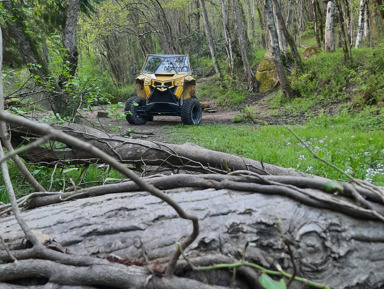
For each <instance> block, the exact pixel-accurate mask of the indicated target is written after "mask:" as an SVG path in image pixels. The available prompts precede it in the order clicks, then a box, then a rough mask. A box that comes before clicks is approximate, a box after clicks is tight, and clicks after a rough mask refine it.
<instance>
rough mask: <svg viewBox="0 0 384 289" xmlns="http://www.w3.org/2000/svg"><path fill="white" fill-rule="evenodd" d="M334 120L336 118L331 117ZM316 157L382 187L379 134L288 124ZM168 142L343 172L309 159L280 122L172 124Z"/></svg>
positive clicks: (382, 139) (383, 157) (328, 173)
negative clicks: (240, 124) (190, 143)
mask: <svg viewBox="0 0 384 289" xmlns="http://www.w3.org/2000/svg"><path fill="white" fill-rule="evenodd" d="M336 123H337V121H336ZM291 128H292V129H293V130H294V131H295V133H297V134H298V135H299V136H300V137H301V138H302V140H303V141H305V143H306V144H307V145H308V146H309V147H311V149H312V150H313V151H315V152H316V153H317V154H318V155H319V156H320V157H322V158H324V159H326V160H327V161H329V162H331V163H333V164H334V165H336V166H338V167H339V168H341V169H342V170H343V171H345V172H348V173H349V174H351V175H353V176H354V177H355V178H358V179H363V180H367V181H370V182H373V183H374V184H378V185H384V174H383V172H384V149H383V148H384V132H383V131H363V130H353V129H346V126H345V125H341V124H339V125H335V126H332V125H328V126H327V127H324V126H322V125H321V121H320V120H319V122H318V123H317V124H316V123H315V122H313V123H312V124H308V125H307V126H292V127H291ZM166 130H167V131H168V132H170V133H171V141H173V142H176V143H185V142H193V143H196V144H198V145H201V146H203V147H206V148H208V149H212V150H217V151H222V152H227V153H234V154H237V155H241V156H244V157H247V158H251V159H257V160H261V161H263V162H265V163H270V164H274V165H278V166H282V167H286V168H289V167H291V168H295V169H297V170H300V171H302V172H306V173H309V174H315V175H319V176H323V177H327V178H331V179H340V180H346V178H345V176H344V175H342V174H340V173H338V172H336V171H334V170H333V169H332V168H330V167H329V166H327V165H325V164H323V163H321V162H319V161H317V160H316V159H314V158H313V157H312V156H311V154H310V153H309V152H308V151H307V149H306V148H304V146H303V145H302V144H301V143H300V142H299V141H297V140H296V138H295V137H294V136H293V135H292V134H291V133H290V132H289V131H288V130H287V129H286V128H284V127H283V126H262V127H257V126H249V125H244V126H223V125H200V126H182V125H180V126H176V127H167V128H166Z"/></svg>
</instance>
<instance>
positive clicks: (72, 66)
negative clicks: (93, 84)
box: [63, 0, 80, 76]
mask: <svg viewBox="0 0 384 289" xmlns="http://www.w3.org/2000/svg"><path fill="white" fill-rule="evenodd" d="M79 10H80V0H71V1H69V5H68V12H67V21H66V23H65V29H64V35H63V38H64V40H63V46H64V48H65V49H66V54H68V56H67V57H65V60H67V61H69V73H70V75H71V76H74V75H75V73H76V69H77V62H78V56H79V53H78V51H77V45H76V27H77V20H78V16H79Z"/></svg>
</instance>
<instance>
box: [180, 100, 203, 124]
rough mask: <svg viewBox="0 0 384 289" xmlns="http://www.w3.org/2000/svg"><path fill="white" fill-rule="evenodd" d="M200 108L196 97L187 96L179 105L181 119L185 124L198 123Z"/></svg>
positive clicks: (200, 114) (200, 113)
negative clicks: (180, 105)
mask: <svg viewBox="0 0 384 289" xmlns="http://www.w3.org/2000/svg"><path fill="white" fill-rule="evenodd" d="M202 114H203V113H202V110H201V105H200V102H199V101H198V100H197V99H196V98H188V99H187V100H185V101H184V103H183V106H182V107H181V121H182V122H183V124H187V125H198V124H199V123H200V121H201V117H202Z"/></svg>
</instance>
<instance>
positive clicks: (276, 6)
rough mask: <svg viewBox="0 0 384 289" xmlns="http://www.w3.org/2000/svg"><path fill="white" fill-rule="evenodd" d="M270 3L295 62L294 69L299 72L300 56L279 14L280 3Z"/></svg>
mask: <svg viewBox="0 0 384 289" xmlns="http://www.w3.org/2000/svg"><path fill="white" fill-rule="evenodd" d="M272 3H273V7H274V11H275V14H276V19H277V21H278V22H279V27H280V29H281V31H282V32H281V33H282V34H283V35H284V39H285V40H286V41H287V42H288V45H289V47H290V49H291V56H292V58H293V59H294V60H295V65H296V69H297V71H300V70H301V69H302V62H301V58H300V54H299V51H298V50H297V47H296V43H295V41H294V40H293V38H292V36H291V35H290V34H289V32H288V29H287V27H286V26H285V22H284V18H283V15H282V14H281V3H279V2H278V1H277V0H272ZM276 29H277V27H276ZM279 37H280V36H279Z"/></svg>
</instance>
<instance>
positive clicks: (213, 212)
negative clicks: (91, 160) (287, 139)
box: [0, 176, 384, 288]
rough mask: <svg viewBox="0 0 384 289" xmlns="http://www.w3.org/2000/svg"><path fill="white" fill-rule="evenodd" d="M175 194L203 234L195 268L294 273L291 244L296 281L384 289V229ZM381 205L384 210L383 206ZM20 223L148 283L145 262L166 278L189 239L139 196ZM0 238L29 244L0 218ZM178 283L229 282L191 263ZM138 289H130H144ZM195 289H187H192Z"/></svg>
mask: <svg viewBox="0 0 384 289" xmlns="http://www.w3.org/2000/svg"><path fill="white" fill-rule="evenodd" d="M171 177H172V176H171ZM171 177H170V178H171ZM185 177H187V176H185ZM164 178H168V177H164ZM208 179H210V180H211V181H212V182H214V181H215V178H213V177H210V178H206V179H205V180H208ZM95 191H96V190H95ZM168 195H169V196H171V197H172V198H173V199H174V200H175V201H177V202H178V203H179V204H180V205H181V206H182V207H183V209H184V210H186V211H187V212H189V213H191V214H194V215H196V216H198V218H199V220H200V234H199V236H198V238H197V239H196V240H195V241H194V242H193V244H192V245H191V246H190V247H189V248H188V250H187V251H186V254H187V255H188V258H189V259H190V260H191V262H192V263H193V262H194V260H197V261H196V262H197V263H198V264H203V263H204V259H206V260H210V262H212V263H210V264H213V263H217V262H220V260H221V261H222V260H223V258H224V257H225V258H227V259H228V256H231V258H229V259H231V260H233V262H235V261H236V260H241V259H242V258H245V259H246V260H247V261H248V262H252V263H255V264H259V265H262V266H264V267H266V268H270V269H276V265H278V264H279V265H280V266H282V268H283V269H284V270H285V271H288V272H291V271H292V262H291V257H290V255H289V253H288V250H287V247H286V246H285V245H284V239H285V238H287V239H289V240H290V242H291V244H292V245H291V246H292V248H293V254H294V262H295V264H296V266H297V268H298V273H297V274H298V275H299V276H302V277H305V278H308V279H310V280H312V281H316V282H318V283H323V284H327V285H328V286H331V287H332V288H354V287H353V286H359V288H381V287H380V286H383V284H384V272H383V270H382V267H383V265H384V257H383V256H384V223H383V222H382V221H379V220H364V219H361V218H358V216H357V215H356V216H351V215H349V216H348V215H346V214H343V213H341V212H338V211H337V208H333V209H332V210H331V208H328V209H326V208H314V207H311V206H309V205H305V204H303V203H301V202H298V201H296V200H295V199H293V198H290V197H288V196H282V195H279V194H263V192H259V193H255V192H246V191H242V192H240V191H235V190H228V189H213V188H211V189H197V190H196V189H189V190H188V189H183V190H180V189H177V190H171V191H169V192H168ZM313 195H317V197H318V198H323V199H326V198H339V197H335V196H332V195H329V194H327V193H324V192H321V191H316V192H315V193H314V194H313ZM64 199H65V198H64ZM343 201H345V202H348V203H350V204H351V205H353V204H354V201H353V199H348V198H344V197H343ZM375 206H376V208H378V209H380V211H381V212H383V211H384V208H383V207H382V206H381V205H379V204H377V203H376V204H375ZM23 217H24V218H25V220H26V221H27V223H28V224H29V226H30V227H31V228H33V229H34V230H37V231H39V232H41V233H43V234H45V235H48V236H50V238H52V239H54V240H55V241H56V242H58V243H60V244H61V245H62V246H63V247H64V248H66V249H67V250H68V253H69V254H73V255H77V256H79V255H80V256H81V255H85V256H97V257H99V258H106V259H111V258H112V259H114V258H115V259H116V260H125V261H127V260H130V261H132V262H133V261H135V262H136V263H132V264H136V265H140V266H139V267H140V268H141V269H140V270H142V271H140V272H142V273H140V274H144V275H146V274H147V275H146V276H148V274H150V273H149V272H148V271H146V270H145V266H146V265H145V264H146V261H145V260H146V258H147V260H149V266H151V267H152V270H155V271H157V272H158V273H159V274H161V273H162V272H163V271H162V270H163V269H164V268H163V267H164V266H166V264H167V261H168V258H169V256H170V254H171V253H172V251H174V250H175V243H176V242H180V241H181V240H183V239H184V238H186V237H187V236H188V234H189V232H190V231H191V224H190V222H188V221H186V220H183V219H180V218H179V217H178V216H177V214H176V212H175V211H174V210H173V209H172V208H170V207H169V206H168V205H166V204H165V203H164V202H162V201H161V200H159V199H157V198H155V197H154V196H151V195H149V194H148V193H146V192H140V191H137V188H133V190H132V192H120V193H109V194H104V195H100V196H95V197H89V196H88V197H86V198H80V199H70V200H67V201H62V202H60V203H56V204H52V205H44V206H42V207H37V208H34V209H31V210H27V211H25V212H23ZM0 235H1V236H3V238H4V240H5V242H6V244H7V245H8V246H9V247H10V248H15V247H18V246H19V245H20V244H21V243H22V240H23V239H24V234H23V233H22V232H21V231H20V230H19V229H18V225H17V223H16V221H15V220H14V218H13V216H7V217H3V218H1V219H0ZM249 243H252V246H251V247H249V248H248V250H247V252H246V256H244V248H245V247H246V245H247V244H249ZM143 248H145V252H146V253H145V254H144V255H143ZM12 252H14V254H15V256H16V258H20V259H25V256H24V257H23V256H22V252H23V251H22V250H21V251H12ZM0 256H1V259H2V260H5V261H9V260H8V257H7V256H8V254H7V253H6V252H5V251H3V250H2V251H0ZM224 260H226V259H224ZM31 264H32V263H31ZM119 265H120V264H119ZM14 266H17V265H14ZM132 266H133V265H132ZM130 268H131V267H130ZM132 268H136V267H132ZM1 270H2V269H1V267H0V282H4V281H7V280H9V278H10V277H8V279H7V278H6V277H4V276H5V275H3V274H1V273H2V272H5V271H1ZM127 270H128V271H129V270H130V269H127ZM119 272H120V271H119ZM143 272H144V273H143ZM47 274H48V273H47ZM79 274H80V273H79ZM176 274H177V275H178V276H179V277H180V278H184V279H185V280H184V279H183V280H184V283H185V284H189V285H190V286H192V283H188V280H190V279H191V278H192V279H193V278H195V279H197V281H199V282H201V280H205V281H204V283H207V284H211V285H212V284H216V285H218V283H217V280H218V279H217V278H219V279H220V278H223V280H227V281H226V282H227V283H225V282H224V283H220V285H222V286H229V284H230V280H231V278H230V276H231V273H230V272H229V270H223V269H221V270H220V271H218V272H216V273H213V272H209V273H207V272H205V273H203V272H193V271H192V270H191V269H190V268H188V266H187V265H186V264H185V262H181V263H180V267H179V269H177V270H176ZM47 276H48V275H47ZM239 278H240V277H239ZM144 279H145V278H144ZM79 280H82V279H79ZM138 280H139V279H138ZM220 280H221V279H220ZM243 280H244V278H240V280H238V282H239V284H242V285H241V286H242V287H240V288H254V287H252V286H250V285H249V284H248V285H247V284H243V283H241V281H243ZM59 281H60V282H62V283H60V282H59V283H58V284H61V285H63V283H65V282H64V281H62V280H59ZM79 284H80V283H78V284H77V285H79ZM140 284H141V285H142V283H140ZM196 284H197V283H196ZM70 285H71V284H70ZM72 285H76V284H75V283H73V284H72ZM82 285H88V286H92V285H94V284H87V283H82ZM189 285H188V286H189ZM216 285H215V286H216ZM135 286H136V285H135ZM135 286H133V285H132V288H137V287H135ZM169 286H170V285H169ZM188 286H187V287H185V288H193V287H188ZM199 286H200V285H199ZM212 286H213V285H212ZM239 286H240V285H239ZM294 286H296V287H291V288H302V287H300V286H301V285H300V284H298V283H296V285H294ZM361 286H362V287H361ZM11 288H12V287H11ZM117 288H123V287H117ZM158 288H167V287H161V286H159V287H158ZM169 288H170V287H169ZM179 288H182V287H179ZM196 288H197V287H196ZM199 288H200V287H199ZM201 288H203V287H201ZM212 288H213V287H212Z"/></svg>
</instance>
